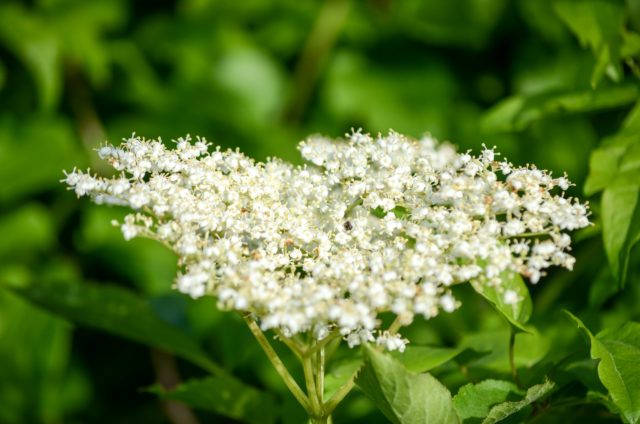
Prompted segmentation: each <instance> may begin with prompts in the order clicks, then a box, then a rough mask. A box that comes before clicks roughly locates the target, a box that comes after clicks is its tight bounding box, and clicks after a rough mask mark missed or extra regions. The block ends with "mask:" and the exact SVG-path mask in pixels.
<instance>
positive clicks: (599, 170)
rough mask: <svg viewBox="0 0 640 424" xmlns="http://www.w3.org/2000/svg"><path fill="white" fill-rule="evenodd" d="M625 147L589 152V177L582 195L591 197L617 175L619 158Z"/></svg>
mask: <svg viewBox="0 0 640 424" xmlns="http://www.w3.org/2000/svg"><path fill="white" fill-rule="evenodd" d="M625 151H626V147H625V146H616V147H609V148H600V149H596V150H594V151H593V152H591V158H590V159H589V176H588V177H587V181H586V182H585V184H584V193H585V194H586V195H587V196H591V195H593V194H595V193H597V192H599V191H601V190H603V189H604V188H605V187H606V186H607V185H608V184H610V183H611V181H613V180H614V179H615V177H616V176H617V175H618V166H619V162H620V158H621V157H622V155H623V154H624V152H625Z"/></svg>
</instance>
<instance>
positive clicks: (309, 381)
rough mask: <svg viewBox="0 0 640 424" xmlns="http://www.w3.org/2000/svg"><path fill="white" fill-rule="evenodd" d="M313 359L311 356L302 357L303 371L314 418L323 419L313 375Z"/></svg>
mask: <svg viewBox="0 0 640 424" xmlns="http://www.w3.org/2000/svg"><path fill="white" fill-rule="evenodd" d="M311 362H312V361H311V358H310V357H309V356H303V357H302V371H304V381H305V383H306V385H307V394H308V395H309V401H310V403H311V410H312V411H313V416H315V417H321V416H322V415H323V414H322V409H323V408H322V405H321V403H320V400H319V398H318V391H317V390H316V379H315V376H314V374H313V364H312V363H311Z"/></svg>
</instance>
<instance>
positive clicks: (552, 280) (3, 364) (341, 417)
mask: <svg viewBox="0 0 640 424" xmlns="http://www.w3.org/2000/svg"><path fill="white" fill-rule="evenodd" d="M639 33H640V2H639V1H637V0H626V1H624V0H513V1H506V0H464V1H457V2H451V1H445V0H407V1H395V2H394V1H392V0H367V1H355V0H352V1H349V0H327V1H304V2H296V1H292V0H271V1H262V0H245V1H236V2H228V1H223V0H174V1H169V0H166V1H158V2H140V1H138V2H134V1H131V2H127V1H124V0H93V1H82V0H32V1H24V2H20V1H11V0H5V1H3V2H0V181H1V182H2V183H1V184H0V286H1V287H2V288H0V423H3V424H4V423H6V424H18V423H47V424H49V423H51V424H55V423H62V422H67V423H82V422H91V423H102V422H105V423H106V422H118V423H147V422H148V423H159V422H184V423H187V422H192V421H175V419H173V421H172V419H171V418H170V417H171V416H172V415H171V413H167V411H169V410H170V407H169V406H168V405H170V404H167V403H163V402H161V401H160V400H158V399H159V398H158V396H156V395H153V394H151V393H150V392H153V393H156V394H159V395H160V397H162V398H165V399H177V400H182V401H184V402H187V403H189V404H191V405H192V406H193V407H194V409H193V411H192V412H191V413H192V414H196V415H197V417H198V418H199V419H200V421H201V422H233V421H230V420H233V419H235V420H239V421H245V422H261V421H260V419H263V420H264V421H262V422H269V421H276V422H284V423H298V422H302V421H303V420H304V412H303V411H302V410H301V409H300V407H298V406H297V405H296V404H295V401H294V400H293V398H292V397H291V395H289V394H288V393H287V392H286V391H285V389H284V387H283V385H282V383H281V382H280V380H279V378H278V376H277V374H276V373H275V371H274V370H273V369H272V368H271V366H270V364H269V363H268V361H267V359H266V357H265V356H264V355H263V353H262V352H261V351H260V349H259V347H258V345H257V344H256V343H255V341H254V340H253V339H252V336H251V334H250V333H249V332H248V331H247V330H246V328H245V327H244V323H243V322H242V320H241V319H240V318H239V317H237V316H235V315H233V314H225V313H221V312H219V311H217V310H216V309H215V300H214V299H200V300H197V301H194V300H191V299H188V298H186V297H184V296H180V295H177V294H176V293H174V292H172V290H171V284H172V280H173V277H174V276H175V274H176V272H177V268H176V264H175V257H174V255H173V254H172V253H170V252H168V251H167V250H166V249H164V248H163V247H162V246H160V245H156V244H154V243H151V242H149V241H147V240H134V241H131V242H125V241H123V240H122V238H121V236H120V234H119V232H118V230H117V229H115V228H113V227H111V226H110V225H109V222H110V221H111V219H114V218H118V217H121V216H122V213H123V211H120V210H118V209H115V208H112V209H109V208H105V207H98V206H95V205H91V204H89V203H88V202H87V201H78V200H76V199H75V198H74V196H73V195H72V194H71V193H69V192H66V191H65V188H64V187H63V186H62V185H61V184H59V180H60V179H61V178H62V176H63V175H62V173H61V170H62V169H67V170H69V169H71V168H73V167H74V166H81V167H87V166H92V167H93V168H94V169H97V171H98V172H106V169H104V167H103V165H102V164H100V163H99V162H98V161H97V160H96V159H97V156H96V155H95V154H94V153H95V152H93V151H92V150H93V149H95V148H96V147H97V146H99V145H100V143H102V142H103V141H104V140H105V139H108V140H110V141H111V142H115V143H117V141H118V140H119V139H120V138H121V137H126V136H129V135H130V134H131V133H132V132H133V131H136V132H137V133H138V134H140V135H143V136H146V137H162V138H163V139H164V140H170V139H172V138H177V137H179V136H182V135H184V134H185V133H187V132H190V133H192V134H194V135H196V134H198V135H202V136H205V137H207V138H208V139H209V140H210V141H213V142H214V143H216V144H220V145H223V146H225V147H239V148H240V149H241V150H243V151H245V152H247V153H248V154H250V155H251V156H253V157H256V158H257V159H264V158H265V157H267V156H279V157H282V158H284V159H286V160H290V161H294V162H299V159H298V154H297V151H296V149H295V146H296V144H297V143H298V141H300V140H301V139H303V138H304V137H305V136H306V135H308V134H311V133H323V134H326V135H330V136H333V137H337V136H340V135H341V134H343V133H345V132H346V131H348V130H349V129H350V128H352V127H356V128H357V127H362V128H363V129H365V131H369V132H374V133H375V132H378V131H383V132H384V131H387V130H388V129H389V128H393V129H394V130H397V131H399V132H402V133H406V134H410V135H413V136H420V135H422V134H423V133H425V132H430V133H431V134H433V135H434V136H435V137H437V138H439V139H441V140H451V141H453V142H454V143H456V144H458V145H459V146H460V150H466V149H474V150H475V151H477V150H478V149H479V147H480V145H481V143H486V144H487V145H489V146H491V145H494V144H495V145H497V146H498V149H497V150H498V151H500V152H502V154H504V155H506V156H507V157H508V158H509V159H510V160H511V161H513V162H514V163H516V164H525V163H535V164H537V165H538V166H539V167H542V168H548V169H551V170H554V171H555V172H556V173H561V172H564V171H566V172H568V174H569V176H570V178H571V179H572V181H574V182H575V183H576V186H577V187H576V188H571V189H570V194H571V195H575V196H580V197H581V198H585V197H591V198H592V202H591V207H592V211H593V215H592V218H593V222H594V223H595V225H594V226H593V227H592V228H589V229H586V230H584V231H582V232H580V233H578V234H577V235H576V238H577V239H578V242H577V243H576V246H575V249H574V253H575V256H576V258H577V263H576V267H575V270H574V271H573V272H571V273H569V272H567V271H561V270H553V271H551V272H550V273H549V275H548V276H547V277H546V278H544V279H543V281H542V282H541V283H540V284H539V285H538V286H534V287H531V297H532V301H533V312H532V314H531V320H530V322H529V323H528V324H527V325H526V328H524V329H525V330H526V331H527V332H520V333H518V334H516V335H515V336H514V337H515V355H514V364H515V366H516V367H517V370H518V373H519V379H520V382H519V383H518V384H522V386H523V387H524V388H525V389H526V388H530V389H529V391H530V392H531V393H533V392H534V391H535V390H534V389H536V388H537V389H539V388H540V387H543V388H545V390H547V389H548V390H551V387H547V386H536V385H539V384H541V383H544V377H545V376H550V377H551V378H552V379H553V381H554V382H555V386H554V388H553V390H555V391H554V392H553V394H552V395H551V397H550V398H548V399H547V400H545V401H544V402H539V403H538V404H537V406H536V407H535V408H532V407H531V405H530V404H531V403H532V402H533V401H534V400H531V399H533V394H535V393H533V394H532V395H531V396H529V393H528V392H526V391H523V390H520V389H516V388H515V386H514V383H515V381H514V378H513V376H512V373H511V368H510V364H509V355H508V351H509V337H510V331H511V330H510V327H509V324H508V322H507V321H506V320H503V319H502V318H501V317H500V315H499V314H497V313H496V312H495V310H494V309H492V307H491V306H490V303H489V302H487V301H486V300H484V299H483V298H482V297H481V296H478V295H477V294H476V293H474V292H473V289H472V288H471V287H461V288H460V289H459V293H457V296H458V297H459V298H461V299H462V300H463V302H464V303H465V307H464V308H462V309H460V310H458V311H456V312H455V313H453V314H443V315H441V316H439V317H438V318H436V319H434V320H431V321H429V322H424V321H420V322H416V323H414V324H413V325H412V326H411V327H409V328H408V329H407V330H406V332H405V333H406V335H407V336H408V337H409V338H410V339H411V340H412V341H413V346H412V347H411V348H410V349H409V350H408V352H410V355H407V357H405V358H401V359H402V360H403V362H404V364H405V365H406V366H407V367H409V368H410V369H411V371H412V372H413V371H415V372H423V371H426V370H429V371H430V373H431V374H432V375H433V376H434V377H436V378H437V379H438V380H440V381H441V382H442V383H443V384H445V385H446V387H447V388H448V390H449V391H450V392H451V393H452V394H455V393H457V392H458V389H459V388H460V387H462V386H464V387H465V388H464V389H463V391H462V392H460V393H459V395H458V397H456V399H457V400H456V399H454V403H456V402H457V404H460V405H463V406H462V408H464V411H465V412H464V414H465V415H464V417H463V415H460V413H459V415H460V417H461V418H465V420H464V422H465V423H467V422H480V421H479V420H478V419H479V418H478V417H479V416H481V415H474V414H477V411H478V408H480V410H482V411H485V412H484V413H486V411H489V410H491V411H492V412H491V413H492V414H493V415H492V416H493V417H494V418H495V417H496V416H498V415H499V414H501V413H505V412H504V411H510V412H509V413H510V414H511V413H513V414H516V412H517V414H516V415H517V417H520V418H518V419H524V416H526V415H528V414H530V413H531V412H532V411H533V410H535V413H534V415H532V417H533V418H531V420H532V421H533V420H537V421H536V422H550V421H548V420H550V419H552V418H553V420H555V421H556V422H557V421H560V420H563V421H564V422H567V423H578V422H579V423H591V422H594V423H595V422H598V423H600V422H619V421H620V418H619V415H618V414H620V416H622V417H625V418H624V419H626V420H627V422H632V420H633V419H637V418H636V417H638V416H639V415H638V414H639V412H638V408H639V406H638V403H637V402H636V403H635V404H634V400H633V399H632V400H630V401H628V402H627V401H625V402H626V403H623V404H620V403H619V402H617V400H616V399H617V398H616V396H617V395H616V393H619V392H624V391H625V390H627V391H629V390H630V392H631V393H638V390H639V389H638V384H640V383H639V382H638V380H637V375H636V377H635V379H634V378H631V379H629V378H626V379H625V378H623V379H622V383H620V382H619V381H612V380H610V379H608V377H606V375H605V377H603V374H602V369H601V368H599V367H597V363H596V362H594V361H592V360H591V356H590V353H589V346H590V342H589V341H586V342H585V340H584V339H583V338H582V336H581V334H580V332H579V330H578V329H577V328H576V326H575V324H574V323H573V322H572V321H571V320H570V319H568V318H567V317H566V315H565V314H563V313H562V312H561V310H562V308H566V309H569V310H571V311H572V312H573V313H575V314H576V315H577V316H579V317H580V318H581V319H582V320H583V321H584V322H585V324H586V325H587V326H588V327H589V328H591V329H592V330H593V331H594V332H597V331H598V330H601V329H609V330H607V331H606V332H605V333H604V334H605V335H604V336H602V337H600V338H598V337H594V336H592V335H591V333H589V335H590V337H591V342H592V343H595V342H594V341H596V340H601V341H609V342H611V340H612V337H614V336H615V335H616V334H619V333H620V334H621V333H624V337H625V340H626V342H625V343H627V344H629V346H631V347H630V348H629V349H631V350H630V351H627V352H626V353H624V355H627V356H624V355H623V356H622V357H621V358H622V360H627V361H630V360H632V359H628V358H636V359H637V352H638V351H640V350H638V349H639V347H638V346H637V342H638V337H637V335H635V336H634V335H633V334H631V335H630V334H628V333H629V331H630V330H629V331H627V330H628V329H629V328H631V329H636V328H637V327H636V326H630V325H627V326H626V327H622V328H623V329H626V330H620V331H618V330H615V329H616V328H618V327H620V326H621V325H622V324H623V323H625V322H627V321H630V320H635V321H640V307H638V305H639V304H640V284H639V283H638V278H640V267H639V266H638V265H639V263H640V257H639V255H638V250H637V249H636V250H634V249H633V246H634V245H635V244H636V243H637V242H638V241H639V240H640V197H639V196H640V102H639V97H640V34H639ZM583 189H584V191H583ZM603 231H604V233H603ZM625 283H626V284H625ZM114 286H115V287H114ZM486 297H487V299H488V300H489V301H492V300H491V296H490V295H487V296H486ZM496 308H498V309H501V306H500V305H497V304H496ZM512 312H513V313H515V311H512ZM512 318H515V319H516V320H517V321H518V320H519V318H518V317H517V316H516V315H513V317H512ZM527 319H528V315H527V317H526V318H525V319H524V320H523V322H524V321H526V320H527ZM512 322H513V320H512ZM518 322H519V321H518ZM520 324H522V325H524V324H523V323H520ZM520 324H518V325H520ZM581 325H582V326H583V327H584V324H581ZM585 328H586V327H585ZM612 329H613V330H612ZM587 331H588V330H587ZM616 331H617V332H616ZM105 332H106V333H105ZM109 334H115V335H117V336H119V337H114V336H112V335H109ZM121 337H124V338H125V339H122V338H121ZM634 337H635V338H634ZM614 341H615V340H614ZM598 343H600V342H598ZM611 343H613V342H611ZM633 343H636V345H635V347H633V346H634V345H633ZM600 345H602V343H600ZM593 346H594V345H591V355H593V357H594V358H597V357H600V356H598V355H601V352H600V353H598V352H599V351H598V352H596V353H594V352H595V350H594V349H596V348H594V347H593ZM275 347H276V349H277V350H278V352H279V353H281V354H282V356H283V358H284V359H285V362H286V361H287V358H289V359H291V358H290V355H291V354H290V353H289V352H287V351H286V350H285V349H284V348H282V346H278V345H276V346H275ZM158 349H161V350H163V351H168V352H170V353H171V354H172V355H169V356H166V355H164V354H159V351H158ZM413 349H415V350H413ZM634 349H635V350H634ZM596 350H597V349H596ZM163 355H164V356H163ZM354 355H355V356H358V355H361V353H360V352H358V351H350V350H348V349H339V350H338V352H336V354H335V358H336V359H335V361H333V363H332V364H330V366H329V369H328V376H327V384H328V389H329V386H330V384H329V382H330V381H331V379H334V380H336V381H339V380H341V379H344V378H346V376H348V375H349V374H350V372H352V370H353V369H354V368H355V366H357V362H355V363H354ZM633 355H635V356H633ZM163 358H164V359H163ZM167 358H169V360H168V359H167ZM176 358H178V359H176ZM371 358H373V357H370V359H369V361H370V362H371V363H373V362H375V363H378V362H379V363H386V362H385V361H389V360H390V359H389V358H388V357H382V358H373V359H371ZM176 361H177V362H176ZM372 361H373V362H372ZM614 362H615V361H614ZM390 367H392V368H393V367H396V365H395V364H392V365H390ZM382 368H384V367H382ZM394 369H395V368H394ZM635 370H636V371H637V368H635ZM167 372H168V373H169V374H171V373H172V372H173V373H175V374H177V373H178V372H179V375H180V377H181V379H182V380H184V381H187V380H189V379H193V380H191V381H189V382H188V383H185V384H183V385H182V386H180V388H179V389H178V390H177V391H174V392H166V391H165V389H166V388H167V387H172V386H174V385H175V384H176V383H177V381H176V380H175V378H174V379H172V378H169V379H167V377H166V375H167ZM367 372H369V375H374V374H375V373H377V372H382V371H381V370H380V369H373V370H369V371H367ZM406 372H407V373H408V374H407V375H408V376H409V377H407V378H410V379H412V380H413V379H415V380H416V381H418V380H419V381H421V383H420V384H427V383H428V384H432V382H431V381H430V380H429V381H427V380H428V379H427V378H426V377H424V378H423V377H416V376H415V375H414V374H413V373H412V372H409V371H406ZM599 372H600V374H599ZM292 373H293V374H294V376H296V377H299V376H300V375H301V371H300V370H296V369H292ZM210 374H213V376H210ZM174 377H175V375H174ZM485 378H491V379H496V380H495V382H493V383H481V384H476V385H475V386H473V385H471V386H469V385H468V384H470V383H477V382H480V381H481V380H482V379H485ZM334 383H335V382H334ZM617 384H623V386H619V385H617ZM625 384H626V385H627V386H626V387H625V386H624V385H625ZM142 387H147V388H149V389H148V390H146V391H140V388H142ZM163 387H164V388H163ZM221 388H224V390H223V389H221ZM336 388H337V386H336V387H334V388H333V390H335V389H336ZM363 389H364V391H365V392H368V393H370V394H371V393H374V395H373V398H374V399H385V402H387V399H388V393H386V392H385V393H382V392H380V393H378V392H376V390H380V388H375V387H373V388H372V387H368V388H365V387H363ZM383 389H384V388H383ZM537 389H536V390H537ZM548 390H547V391H548ZM473 391H476V392H477V393H478V396H479V397H480V398H481V399H485V400H486V399H489V400H486V402H485V403H484V404H482V405H479V404H478V405H468V404H466V403H465V402H467V398H468V396H469V395H468V393H471V392H473ZM547 391H545V392H544V395H545V396H547V395H548V393H547ZM205 392H206V393H207V395H206V396H197V394H198V393H200V394H202V393H205ZM190 393H196V396H193V395H190ZM465 393H466V394H465ZM525 393H527V395H526V396H525V395H524V394H525ZM536 393H537V392H536ZM612 394H613V396H611V395H612ZM516 395H517V396H516ZM465 396H467V397H465ZM227 398H232V399H234V402H233V403H232V402H228V403H224V402H222V401H221V399H222V400H224V399H227ZM491 399H493V400H491ZM536 399H538V398H536ZM507 400H508V401H511V402H506V403H503V404H501V405H498V406H493V405H494V404H495V403H499V402H503V401H507ZM536 402H538V401H537V400H536ZM207 405H209V407H207ZM505 405H506V406H505ZM456 406H457V405H456ZM492 407H493V409H492ZM256 408H258V409H259V411H260V412H262V413H263V414H264V415H259V414H258V415H256ZM510 408H511V409H510ZM625 408H626V409H625ZM634 408H635V409H634ZM387 409H388V408H387ZM494 409H495V412H493V411H494ZM621 409H622V410H621ZM388 414H389V412H388V411H387V415H388ZM522 414H525V415H524V416H521V415H522ZM516 415H514V417H515V416H516ZM193 417H194V416H192V418H193ZM334 418H335V422H336V423H340V422H354V423H357V422H362V423H365V422H366V423H374V422H385V421H384V417H383V415H382V414H380V413H379V412H377V410H376V408H375V405H374V404H373V402H371V401H370V400H369V399H368V398H367V397H365V396H364V395H363V394H362V392H358V391H356V392H355V393H354V394H352V395H350V396H349V397H348V398H347V400H346V402H345V403H344V404H343V405H341V406H340V407H339V409H338V410H337V411H336V413H335V417H334ZM467 418H468V419H467ZM512 418H513V417H512ZM474 420H476V421H474ZM491 422H494V421H491ZM505 422H507V421H505Z"/></svg>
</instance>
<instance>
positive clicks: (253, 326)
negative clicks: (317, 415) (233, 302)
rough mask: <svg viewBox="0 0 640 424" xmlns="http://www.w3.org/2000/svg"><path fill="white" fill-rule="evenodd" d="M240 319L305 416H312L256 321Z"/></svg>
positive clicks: (309, 407)
mask: <svg viewBox="0 0 640 424" xmlns="http://www.w3.org/2000/svg"><path fill="white" fill-rule="evenodd" d="M242 318H244V320H245V322H246V323H247V325H248V326H249V329H250V330H251V332H252V333H253V335H254V336H255V338H256V340H257V341H258V343H259V344H260V347H262V350H264V353H266V354H267V358H269V361H271V364H272V365H273V367H274V368H275V369H276V371H277V372H278V374H279V375H280V377H281V378H282V380H283V381H284V384H286V386H287V388H288V389H289V391H290V392H291V394H293V396H294V397H295V398H296V400H297V401H298V402H299V403H300V405H302V407H303V408H304V409H305V411H307V414H309V415H310V416H312V415H314V412H315V411H314V410H313V409H312V408H311V405H310V403H309V398H308V397H307V396H306V395H305V394H304V392H303V391H302V389H301V388H300V386H298V383H296V381H295V380H294V378H293V377H292V376H291V374H290V373H289V371H288V370H287V368H286V367H285V366H284V364H283V363H282V361H281V360H280V357H279V356H278V354H277V353H276V352H275V350H273V347H272V346H271V344H270V343H269V340H267V338H266V337H265V335H264V333H263V332H262V330H260V327H259V326H258V324H257V323H256V321H255V320H254V319H253V318H251V317H250V316H248V315H243V317H242Z"/></svg>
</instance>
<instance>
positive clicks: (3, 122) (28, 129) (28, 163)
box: [0, 12, 84, 203]
mask: <svg viewBox="0 0 640 424" xmlns="http://www.w3.org/2000/svg"><path fill="white" fill-rule="evenodd" d="M0 14H1V12H0ZM76 140H77V137H76V136H75V132H74V130H73V127H72V126H71V125H70V123H69V122H68V121H67V119H66V118H65V117H63V116H56V117H46V116H35V115H34V116H28V117H23V118H22V119H21V120H19V121H18V120H16V119H15V117H14V116H12V115H10V114H6V113H5V114H3V115H0V180H2V184H0V203H8V202H10V201H12V200H15V199H16V198H22V197H27V196H29V195H31V194H35V193H41V192H43V191H45V190H48V189H51V188H56V189H63V186H62V184H60V179H61V178H62V177H64V175H63V174H62V169H65V168H66V169H67V170H71V169H72V168H73V167H74V166H82V164H83V163H84V160H83V159H84V158H83V156H82V155H81V149H82V146H81V144H80V143H79V142H78V143H77V144H76ZM45 158H46V160H40V159H45ZM18 175H19V176H20V177H19V178H16V176H18Z"/></svg>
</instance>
